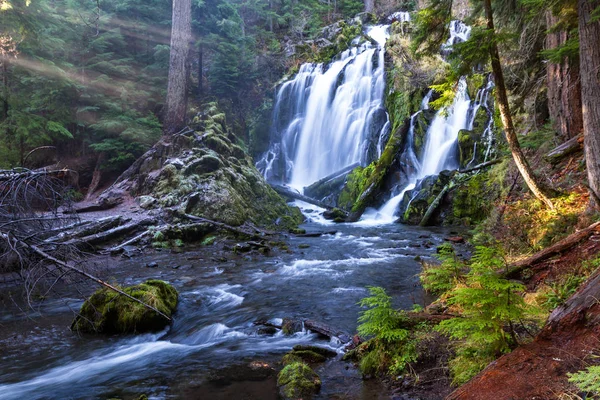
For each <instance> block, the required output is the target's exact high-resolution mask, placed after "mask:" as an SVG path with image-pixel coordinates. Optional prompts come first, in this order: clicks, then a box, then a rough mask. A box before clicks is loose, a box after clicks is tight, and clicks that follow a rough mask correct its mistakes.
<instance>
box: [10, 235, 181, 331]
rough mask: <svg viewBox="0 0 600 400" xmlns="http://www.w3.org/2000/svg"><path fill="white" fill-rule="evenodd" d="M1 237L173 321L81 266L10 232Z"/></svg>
mask: <svg viewBox="0 0 600 400" xmlns="http://www.w3.org/2000/svg"><path fill="white" fill-rule="evenodd" d="M0 237H1V238H2V239H4V240H5V241H7V242H8V243H10V244H11V245H13V246H14V247H15V248H16V247H21V246H22V247H25V248H28V249H30V250H31V251H32V252H33V253H35V254H37V255H38V256H40V257H42V258H43V259H44V260H46V261H48V262H50V263H51V264H54V265H55V266H57V267H58V268H61V269H66V270H68V271H71V272H74V273H77V274H79V275H82V276H84V277H86V278H88V279H91V280H92V281H94V282H96V283H98V284H99V285H102V286H104V287H107V288H108V289H110V290H113V291H115V292H117V293H119V294H121V295H123V296H125V297H127V298H129V299H130V300H133V301H135V302H136V303H140V304H141V305H143V306H144V307H146V308H148V309H150V310H152V311H154V312H156V313H157V314H158V315H160V316H162V317H164V318H166V319H167V321H171V318H169V317H168V316H166V315H165V314H164V313H162V312H160V311H159V310H157V309H156V308H154V307H152V306H151V305H149V304H146V303H144V302H143V301H141V300H139V299H136V298H135V297H133V296H131V295H129V294H127V293H125V292H124V291H122V290H121V289H119V288H117V287H115V286H113V285H111V284H110V283H108V282H105V281H103V280H101V279H100V278H97V277H95V276H94V275H92V274H90V273H88V272H85V271H83V270H81V269H79V268H77V267H75V266H73V265H71V264H69V263H66V262H64V261H61V260H59V259H57V258H55V257H53V256H52V255H50V254H48V253H46V252H45V251H43V250H42V249H40V248H39V247H37V246H35V245H32V244H29V243H27V242H25V241H22V240H19V239H17V238H15V237H11V236H9V234H6V233H0Z"/></svg>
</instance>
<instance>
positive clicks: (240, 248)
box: [233, 243, 252, 253]
mask: <svg viewBox="0 0 600 400" xmlns="http://www.w3.org/2000/svg"><path fill="white" fill-rule="evenodd" d="M250 250H252V246H250V245H249V244H248V243H237V244H236V245H235V246H233V251H234V252H236V253H247V252H249V251H250Z"/></svg>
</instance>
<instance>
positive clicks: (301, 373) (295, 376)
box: [277, 362, 321, 399]
mask: <svg viewBox="0 0 600 400" xmlns="http://www.w3.org/2000/svg"><path fill="white" fill-rule="evenodd" d="M277 385H278V386H280V393H281V395H282V397H283V398H284V399H310V398H312V396H313V395H314V394H316V393H317V392H318V391H319V389H320V388H321V380H320V379H319V376H318V375H317V374H316V373H315V372H314V371H313V370H312V369H311V368H310V367H309V366H308V365H306V364H304V363H301V362H293V363H291V364H288V365H286V366H285V368H283V369H282V370H281V372H280V373H279V376H278V377H277Z"/></svg>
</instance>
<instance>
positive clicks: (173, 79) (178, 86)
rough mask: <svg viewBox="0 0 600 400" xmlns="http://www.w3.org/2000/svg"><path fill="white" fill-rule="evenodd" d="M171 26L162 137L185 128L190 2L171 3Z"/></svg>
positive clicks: (190, 19) (190, 35) (187, 0)
mask: <svg viewBox="0 0 600 400" xmlns="http://www.w3.org/2000/svg"><path fill="white" fill-rule="evenodd" d="M172 24H173V26H172V28H171V53H170V62H169V84H168V87H167V102H166V108H167V113H166V116H165V121H164V124H163V134H164V135H166V136H170V135H173V134H175V133H176V132H178V131H180V130H181V129H182V128H183V127H184V126H185V116H186V111H187V89H188V81H189V75H190V42H191V40H192V1H191V0H173V22H172Z"/></svg>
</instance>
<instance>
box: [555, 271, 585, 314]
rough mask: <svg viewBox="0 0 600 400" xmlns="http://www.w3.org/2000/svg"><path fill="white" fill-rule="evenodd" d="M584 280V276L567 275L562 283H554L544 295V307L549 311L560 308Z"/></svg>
mask: <svg viewBox="0 0 600 400" xmlns="http://www.w3.org/2000/svg"><path fill="white" fill-rule="evenodd" d="M586 279H587V277H585V276H576V275H569V276H567V278H566V279H565V280H564V281H563V282H556V283H554V284H553V285H552V286H551V290H550V291H549V292H548V293H547V294H546V301H545V302H544V306H545V307H547V308H548V309H549V310H553V309H555V308H556V307H558V306H560V305H561V304H563V303H564V302H565V301H566V300H567V299H568V298H569V297H571V296H572V295H573V294H574V293H575V292H576V291H577V289H579V286H580V285H581V284H582V283H583V282H585V280H586Z"/></svg>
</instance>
